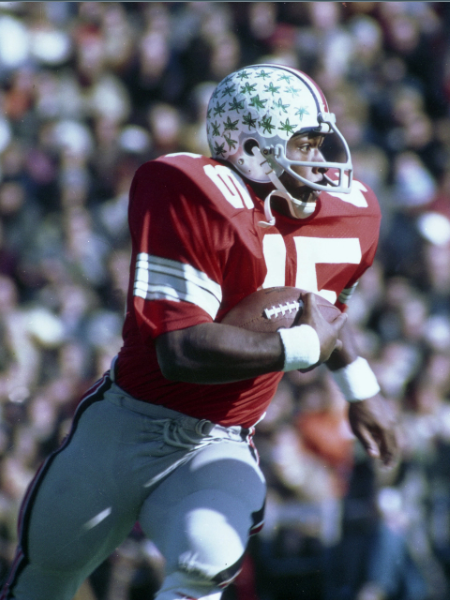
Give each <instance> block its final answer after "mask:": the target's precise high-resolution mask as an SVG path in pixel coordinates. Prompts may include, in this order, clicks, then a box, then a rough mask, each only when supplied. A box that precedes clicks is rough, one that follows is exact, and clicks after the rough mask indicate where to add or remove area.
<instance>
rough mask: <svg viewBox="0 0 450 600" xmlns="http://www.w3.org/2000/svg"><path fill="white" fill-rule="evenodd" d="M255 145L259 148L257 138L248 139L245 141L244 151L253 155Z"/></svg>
mask: <svg viewBox="0 0 450 600" xmlns="http://www.w3.org/2000/svg"><path fill="white" fill-rule="evenodd" d="M255 147H257V148H259V144H258V142H257V141H256V140H247V141H246V142H244V146H243V148H244V152H245V153H246V154H248V155H249V156H253V148H255Z"/></svg>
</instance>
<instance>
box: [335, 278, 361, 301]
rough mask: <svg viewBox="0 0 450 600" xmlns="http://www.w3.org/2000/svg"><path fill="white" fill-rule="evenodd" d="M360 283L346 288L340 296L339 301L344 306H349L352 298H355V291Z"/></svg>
mask: <svg viewBox="0 0 450 600" xmlns="http://www.w3.org/2000/svg"><path fill="white" fill-rule="evenodd" d="M357 285H358V282H356V283H354V284H353V285H352V286H351V287H348V288H345V289H343V290H342V292H341V293H340V294H339V297H338V300H339V302H342V304H347V303H348V301H349V300H350V298H351V297H352V296H353V293H354V291H355V290H356V286H357Z"/></svg>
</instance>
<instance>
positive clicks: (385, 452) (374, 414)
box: [327, 323, 398, 467]
mask: <svg viewBox="0 0 450 600" xmlns="http://www.w3.org/2000/svg"><path fill="white" fill-rule="evenodd" d="M341 342H342V345H341V347H340V348H337V349H336V350H335V351H334V352H333V353H332V354H331V356H330V358H329V359H328V361H327V367H328V368H329V369H330V370H331V371H332V372H334V373H335V374H338V377H339V372H345V369H346V368H350V369H354V371H353V372H352V371H348V372H349V373H350V379H351V378H352V377H356V379H358V378H359V377H361V378H362V379H361V384H362V391H361V392H360V393H361V394H362V395H364V389H366V390H367V393H368V394H370V393H371V389H373V391H375V388H371V386H372V385H373V381H371V383H370V384H369V381H370V380H371V374H370V372H368V371H367V372H364V369H365V368H367V365H366V364H365V363H362V369H363V371H359V373H358V371H357V368H358V367H357V365H358V363H357V361H358V356H359V355H358V350H357V348H356V344H355V341H354V336H353V333H352V330H351V326H350V325H349V323H346V324H345V325H344V327H343V328H342V330H341ZM349 365H353V367H349ZM360 368H361V367H360ZM355 371H356V373H355ZM365 386H367V387H365ZM350 388H351V382H350ZM346 393H347V394H351V389H349V390H348V391H347V392H346ZM347 399H348V400H349V411H348V417H349V422H350V426H351V428H352V431H353V433H354V434H355V436H356V437H357V438H358V439H359V441H360V442H361V444H362V445H363V447H364V449H365V450H366V452H367V454H368V455H369V456H371V457H372V458H379V459H380V460H381V461H382V463H383V464H384V465H385V466H387V467H390V466H392V465H394V464H395V462H396V460H397V457H398V443H397V435H396V423H395V415H394V413H393V410H392V408H391V406H390V405H389V403H388V401H387V400H386V399H385V398H384V397H383V396H382V395H381V394H380V393H379V392H378V391H376V393H374V394H373V395H371V396H368V397H367V398H365V399H359V401H358V400H356V401H355V399H353V398H350V397H348V398H347Z"/></svg>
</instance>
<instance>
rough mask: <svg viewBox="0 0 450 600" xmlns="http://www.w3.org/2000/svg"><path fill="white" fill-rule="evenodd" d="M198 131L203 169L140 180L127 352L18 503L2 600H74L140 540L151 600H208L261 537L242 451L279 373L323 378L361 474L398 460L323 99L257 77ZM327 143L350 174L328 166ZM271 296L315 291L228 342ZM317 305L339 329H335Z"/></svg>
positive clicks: (355, 212)
mask: <svg viewBox="0 0 450 600" xmlns="http://www.w3.org/2000/svg"><path fill="white" fill-rule="evenodd" d="M207 128H208V139H209V144H210V147H211V154H212V157H211V158H209V157H204V156H200V155H196V154H189V153H179V154H172V155H169V156H162V157H160V158H158V159H157V160H154V161H150V162H148V163H146V164H144V165H143V166H142V167H140V168H139V169H138V171H137V172H136V175H135V177H134V180H133V183H132V186H131V190H130V205H129V226H130V232H131V239H132V258H131V268H130V285H129V293H128V301H127V312H126V318H125V323H124V329H123V338H124V342H123V347H122V349H121V350H120V353H119V355H118V357H117V360H115V361H114V362H113V365H112V367H111V370H110V371H108V372H107V373H106V374H105V375H104V377H103V378H102V379H101V380H100V381H98V382H97V383H96V384H95V385H94V386H93V387H92V389H90V390H89V391H88V392H87V393H86V395H85V396H84V398H83V400H82V402H81V403H80V405H79V408H78V410H77V412H76V415H75V417H74V421H73V427H72V430H71V433H70V434H69V436H68V437H67V439H66V440H65V442H64V443H63V445H62V446H61V448H60V449H59V450H58V451H57V452H55V453H54V454H53V455H52V456H50V457H49V458H48V459H47V461H46V462H45V463H44V464H43V466H42V467H41V469H40V470H39V472H38V474H37V475H36V477H35V479H34V481H33V482H32V484H31V485H30V487H29V490H28V493H27V495H26V498H25V499H24V502H23V507H22V510H21V514H20V524H19V534H20V540H19V546H18V551H17V556H16V560H15V561H14V564H13V566H12V568H11V571H10V574H9V577H8V580H7V582H6V584H5V586H4V588H3V593H2V595H0V598H1V600H7V599H12V598H15V599H16V600H31V599H33V600H49V599H51V600H71V599H72V598H73V596H74V594H75V593H76V590H77V589H78V588H79V586H80V585H81V583H82V582H83V580H84V579H85V578H87V577H88V576H89V574H90V573H91V572H92V571H93V570H94V569H95V568H96V567H97V566H98V565H99V564H100V563H101V562H102V561H104V560H105V559H106V558H107V557H108V555H109V554H111V553H112V552H113V550H114V549H115V548H116V547H117V546H118V545H119V544H120V543H121V542H122V541H123V540H124V539H125V537H126V536H127V534H128V533H129V531H130V530H131V529H132V527H133V525H134V524H135V522H136V521H139V523H140V526H141V528H142V529H143V531H144V532H145V533H146V535H148V536H149V537H150V538H151V539H152V540H153V541H154V542H155V543H156V544H157V546H158V548H159V549H160V551H161V553H162V554H163V556H164V558H165V566H166V576H165V579H164V582H163V585H162V587H161V589H160V591H159V592H158V595H157V600H181V599H182V598H190V599H198V600H199V599H202V600H207V599H208V600H218V599H219V598H220V596H221V594H222V590H223V588H224V587H225V586H226V585H227V584H228V583H229V582H230V581H231V580H232V579H233V578H234V577H235V576H236V574H237V573H238V572H239V569H240V566H241V564H242V559H243V555H244V552H245V548H246V545H247V541H248V536H249V535H250V534H251V533H253V532H255V531H257V530H258V529H259V528H260V527H261V525H262V522H263V512H264V498H265V482H264V477H263V475H262V473H261V471H260V469H259V467H258V464H257V455H256V452H255V449H254V447H253V445H252V434H253V431H254V426H255V425H256V424H257V422H258V421H259V420H260V419H262V418H263V416H264V413H265V410H266V408H267V406H268V404H269V402H270V400H271V398H272V396H273V395H274V392H275V390H276V387H277V384H278V383H279V381H280V379H281V378H282V376H283V373H285V372H287V371H291V370H295V369H303V370H304V369H310V368H312V367H315V366H317V365H319V364H321V363H326V364H327V365H328V366H329V367H330V369H331V370H332V372H333V374H334V376H335V378H336V381H337V382H338V384H339V385H340V387H341V389H342V391H343V393H344V395H345V397H346V399H347V400H348V401H349V403H350V404H349V417H350V423H351V426H352V428H353V431H354V433H355V435H356V436H357V437H358V438H359V439H360V440H361V442H362V444H363V445H364V447H365V448H366V450H367V452H368V453H369V455H371V456H373V457H378V458H379V459H380V460H381V461H382V462H383V463H384V464H386V465H389V464H391V462H392V461H393V460H394V456H395V454H396V437H395V431H394V423H393V417H392V415H391V414H390V412H389V410H388V408H387V406H386V404H385V403H384V401H383V399H382V397H381V396H380V394H379V387H378V384H377V380H376V378H375V375H374V374H373V372H372V370H371V368H370V367H369V365H368V363H367V361H365V360H364V359H363V358H361V357H359V356H358V354H357V351H356V350H355V346H354V344H353V342H352V337H351V334H350V333H349V332H348V331H347V330H348V325H347V324H346V315H345V312H344V309H345V305H346V303H347V301H348V298H349V297H350V295H351V293H352V291H353V289H354V288H355V286H356V284H357V282H358V279H359V278H360V277H361V275H362V274H363V273H364V272H365V270H366V269H367V268H368V267H369V266H370V265H371V263H372V261H373V258H374V254H375V250H376V247H377V240H378V229H379V222H380V211H379V208H378V204H377V200H376V198H375V196H374V194H373V193H372V191H371V190H370V189H369V188H368V187H367V186H365V185H364V184H363V183H361V182H359V181H357V180H354V179H353V176H352V162H351V157H350V151H349V148H348V145H347V142H346V141H345V139H344V137H343V136H342V134H341V132H340V131H339V129H338V127H337V125H336V123H335V118H334V115H333V114H332V113H331V112H330V111H329V108H328V105H327V102H326V100H325V97H324V95H323V93H322V92H321V90H320V89H319V88H318V86H317V85H316V84H315V83H314V81H312V80H311V79H310V78H309V77H308V76H307V75H305V74H304V73H301V72H299V71H297V70H294V69H291V68H286V67H282V66H277V65H256V66H249V67H247V68H245V69H241V70H239V71H237V72H235V73H232V74H231V75H229V76H228V77H226V78H225V79H224V80H223V81H222V82H221V83H220V84H219V85H218V86H217V88H216V90H215V92H214V93H213V95H212V98H211V101H210V103H209V108H208V115H207ZM327 136H335V137H336V138H337V140H338V142H339V144H340V145H341V147H342V156H341V160H339V161H327V160H326V159H325V157H324V155H323V153H322V144H323V143H324V141H325V140H326V139H327ZM273 286H295V287H298V288H302V289H305V290H308V291H309V292H311V294H308V295H307V296H306V299H305V316H306V321H305V323H304V324H302V325H300V326H296V327H292V328H290V329H284V330H281V331H280V332H277V333H252V332H249V331H245V330H244V329H240V328H237V327H233V326H230V325H225V324H221V323H220V320H221V318H222V317H223V315H225V314H226V313H227V312H228V311H229V310H230V309H231V308H233V307H234V306H235V305H236V304H237V303H238V302H239V301H240V300H241V299H242V298H244V297H245V296H247V295H249V294H251V293H252V292H254V291H256V290H258V289H261V288H268V287H273ZM312 293H315V294H317V293H318V294H322V295H323V296H324V297H325V298H326V299H328V300H330V301H332V302H333V303H335V304H336V305H337V306H338V307H339V308H340V309H341V310H342V314H341V315H340V316H338V317H337V318H336V320H335V321H334V322H332V323H328V322H327V321H326V320H325V319H324V318H323V317H322V316H321V313H320V311H319V309H318V307H317V305H316V302H315V300H314V294H312Z"/></svg>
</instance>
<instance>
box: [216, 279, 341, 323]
mask: <svg viewBox="0 0 450 600" xmlns="http://www.w3.org/2000/svg"><path fill="white" fill-rule="evenodd" d="M306 293H307V292H306V291H305V290H300V289H298V288H294V287H287V286H286V287H272V288H267V289H262V290H258V291H257V292H253V294H250V295H249V296H246V297H245V298H244V299H243V300H241V301H240V302H239V303H238V304H236V306H234V307H233V308H232V309H231V310H230V311H228V312H227V314H226V315H225V316H224V317H223V319H222V321H221V322H222V323H226V324H228V325H234V326H236V327H242V328H243V329H249V330H250V331H260V332H263V333H274V332H276V331H278V329H281V328H282V327H284V328H287V327H291V326H292V325H294V324H295V325H300V324H301V322H302V319H301V316H302V312H303V300H302V296H303V295H304V294H306ZM316 300H317V305H318V306H319V308H320V310H321V312H322V314H323V316H324V318H325V319H326V320H327V321H329V322H331V321H333V320H334V319H335V318H336V317H337V316H339V314H340V311H339V309H338V308H337V307H336V306H334V304H331V302H328V300H325V298H323V297H322V296H320V294H316Z"/></svg>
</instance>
